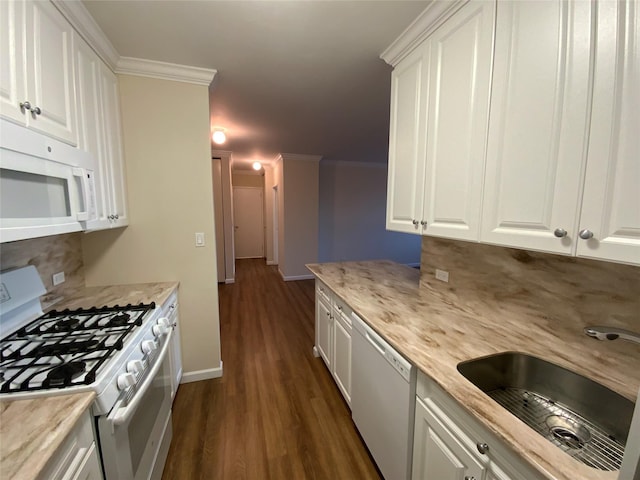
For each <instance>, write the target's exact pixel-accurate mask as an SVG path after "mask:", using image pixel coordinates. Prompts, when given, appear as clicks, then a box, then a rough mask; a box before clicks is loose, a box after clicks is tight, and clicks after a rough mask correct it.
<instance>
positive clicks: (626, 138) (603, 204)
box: [577, 0, 640, 264]
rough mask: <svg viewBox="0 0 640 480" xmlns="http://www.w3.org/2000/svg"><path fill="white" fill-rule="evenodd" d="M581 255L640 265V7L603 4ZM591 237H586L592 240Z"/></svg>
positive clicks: (580, 244)
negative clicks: (591, 235)
mask: <svg viewBox="0 0 640 480" xmlns="http://www.w3.org/2000/svg"><path fill="white" fill-rule="evenodd" d="M596 52H597V57H596V61H595V65H596V70H595V77H594V84H593V85H594V87H593V109H592V111H591V129H590V136H589V158H588V160H587V171H586V172H587V173H586V177H585V184H584V194H583V198H582V214H581V216H580V226H579V230H581V231H582V230H588V231H590V232H591V233H592V234H593V237H592V238H590V239H583V238H580V239H578V240H577V242H578V250H577V254H578V256H581V257H592V258H603V259H607V260H614V261H618V262H625V263H635V264H639V263H640V188H639V185H640V138H639V135H640V130H639V127H638V125H640V68H639V67H638V66H639V65H640V4H638V2H636V1H633V0H629V1H627V2H601V3H600V4H599V7H598V44H597V49H596ZM588 235H589V234H588V233H586V234H585V235H584V236H587V237H588Z"/></svg>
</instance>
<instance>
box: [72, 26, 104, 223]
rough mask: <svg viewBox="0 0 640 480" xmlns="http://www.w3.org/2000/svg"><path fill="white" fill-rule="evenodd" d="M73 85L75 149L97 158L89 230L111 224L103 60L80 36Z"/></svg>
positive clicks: (76, 50)
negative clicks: (93, 211) (75, 98)
mask: <svg viewBox="0 0 640 480" xmlns="http://www.w3.org/2000/svg"><path fill="white" fill-rule="evenodd" d="M75 47H76V48H75V62H76V85H77V91H78V101H79V105H78V120H79V122H78V148H81V149H82V150H86V151H87V152H90V153H92V154H93V156H94V157H95V159H96V162H97V164H96V172H95V177H94V178H95V181H96V200H97V205H96V207H97V208H96V210H97V213H98V218H97V219H96V220H93V221H91V222H89V224H88V225H87V226H88V228H89V229H91V230H99V229H102V228H109V227H110V226H111V224H110V221H109V219H108V216H109V215H110V213H109V209H110V203H109V202H110V200H109V195H108V176H109V168H108V165H107V159H106V158H105V152H104V115H103V114H102V99H101V96H100V90H101V84H100V65H101V64H102V60H100V58H99V57H98V55H97V54H96V53H95V52H94V51H93V50H92V49H91V47H89V45H87V43H85V42H84V40H82V39H81V38H78V37H77V36H76V38H75Z"/></svg>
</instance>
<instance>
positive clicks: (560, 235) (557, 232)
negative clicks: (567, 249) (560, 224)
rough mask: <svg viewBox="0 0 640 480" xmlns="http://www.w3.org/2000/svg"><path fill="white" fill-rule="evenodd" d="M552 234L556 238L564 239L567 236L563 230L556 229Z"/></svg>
mask: <svg viewBox="0 0 640 480" xmlns="http://www.w3.org/2000/svg"><path fill="white" fill-rule="evenodd" d="M553 234H554V235H555V236H556V237H558V238H564V237H566V236H567V231H566V230H565V229H564V228H556V229H555V230H554V231H553Z"/></svg>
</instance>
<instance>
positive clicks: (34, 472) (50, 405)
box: [0, 392, 95, 480]
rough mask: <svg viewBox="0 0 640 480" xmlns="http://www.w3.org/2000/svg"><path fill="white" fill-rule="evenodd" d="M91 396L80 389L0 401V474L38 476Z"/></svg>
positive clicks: (24, 478)
mask: <svg viewBox="0 0 640 480" xmlns="http://www.w3.org/2000/svg"><path fill="white" fill-rule="evenodd" d="M94 398H95V393H94V392H84V393H75V394H71V395H59V396H53V397H46V398H37V399H32V400H16V401H13V402H11V401H0V439H1V441H0V478H3V479H4V478H6V479H13V480H30V479H36V478H38V475H39V474H40V473H41V472H42V470H43V469H44V468H45V466H46V464H47V462H48V461H49V459H50V458H51V457H52V456H53V455H54V454H55V452H56V450H57V449H58V448H59V447H60V446H61V445H62V443H63V442H64V441H65V439H66V438H67V436H68V435H69V433H70V432H71V431H72V430H73V428H74V427H75V426H76V423H77V422H78V420H79V419H80V418H81V416H82V414H83V413H84V412H86V411H87V409H88V408H89V407H90V406H91V403H92V402H93V400H94Z"/></svg>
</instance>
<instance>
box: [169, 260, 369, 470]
mask: <svg viewBox="0 0 640 480" xmlns="http://www.w3.org/2000/svg"><path fill="white" fill-rule="evenodd" d="M236 269H237V270H236V283H235V284H231V285H221V286H220V287H219V295H220V330H221V332H220V334H221V344H222V360H223V362H224V375H223V377H222V378H218V379H213V380H206V381H202V382H194V383H187V384H183V385H181V386H180V388H179V389H178V393H177V395H176V398H175V402H174V405H173V441H172V443H171V449H170V451H169V457H168V459H167V463H166V466H165V469H164V474H163V477H162V478H163V479H164V480H170V479H234V480H235V479H291V480H298V479H319V480H322V479H363V480H366V479H380V478H381V477H380V474H379V473H378V471H377V470H376V468H375V465H374V463H373V462H372V460H371V458H370V456H369V454H368V452H367V450H366V448H365V447H364V444H363V443H362V440H361V439H360V437H359V435H358V433H357V431H356V428H355V426H354V424H353V422H352V421H351V414H350V411H349V408H348V407H347V404H346V403H345V402H344V400H343V399H342V396H341V395H340V392H339V391H338V388H337V387H336V386H335V384H334V382H333V379H332V378H331V375H330V374H329V371H328V370H327V368H326V367H325V366H324V363H323V362H322V360H321V359H320V358H315V357H314V356H313V354H312V347H313V344H314V298H315V297H314V283H313V280H305V281H298V282H284V281H282V279H281V277H280V275H279V274H278V272H277V270H276V267H271V266H266V265H265V262H264V260H239V261H237V262H236Z"/></svg>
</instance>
